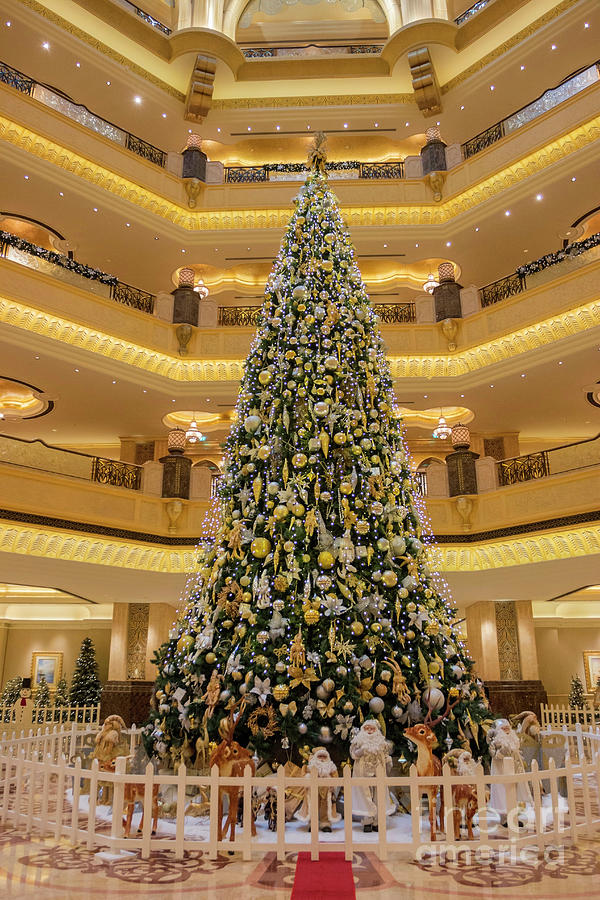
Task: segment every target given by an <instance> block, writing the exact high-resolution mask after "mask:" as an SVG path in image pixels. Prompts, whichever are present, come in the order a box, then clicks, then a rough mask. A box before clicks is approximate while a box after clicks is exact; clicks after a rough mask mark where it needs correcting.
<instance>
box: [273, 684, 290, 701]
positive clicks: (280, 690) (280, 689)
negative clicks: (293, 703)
mask: <svg viewBox="0 0 600 900" xmlns="http://www.w3.org/2000/svg"><path fill="white" fill-rule="evenodd" d="M289 692H290V689H289V687H288V686H287V684H276V685H275V687H274V688H273V697H274V698H275V700H285V698H286V697H287V695H288V694H289Z"/></svg>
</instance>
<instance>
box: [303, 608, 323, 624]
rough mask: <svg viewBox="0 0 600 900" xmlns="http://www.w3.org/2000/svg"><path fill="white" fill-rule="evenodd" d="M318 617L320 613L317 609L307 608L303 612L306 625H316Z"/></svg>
mask: <svg viewBox="0 0 600 900" xmlns="http://www.w3.org/2000/svg"><path fill="white" fill-rule="evenodd" d="M320 618H321V613H320V612H319V610H318V609H307V610H306V612H305V613H304V621H305V622H306V624H307V625H316V624H317V622H318V621H319V619H320Z"/></svg>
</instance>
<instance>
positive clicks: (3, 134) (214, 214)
mask: <svg viewBox="0 0 600 900" xmlns="http://www.w3.org/2000/svg"><path fill="white" fill-rule="evenodd" d="M0 139H2V140H4V141H6V142H7V143H9V144H12V146H14V147H17V148H18V149H20V150H23V151H24V152H26V153H29V154H31V155H33V156H35V157H37V158H38V159H41V160H43V161H44V162H47V163H50V164H51V165H53V166H56V167H57V168H59V169H62V170H64V171H67V172H69V173H70V174H71V175H75V176H76V177H78V178H81V179H83V180H84V181H86V182H88V183H91V184H93V185H95V186H96V187H98V188H101V189H102V190H105V191H107V192H108V193H111V194H114V195H116V196H119V197H122V198H123V199H124V200H126V201H127V202H128V203H131V204H132V205H133V206H136V207H138V208H139V209H142V210H144V211H145V212H149V213H152V214H153V215H155V216H158V217H159V218H161V219H163V220H165V221H168V222H171V223H172V224H174V225H176V226H178V227H179V228H182V229H184V230H186V231H189V232H194V231H198V232H206V231H214V230H220V231H231V230H237V229H258V228H277V229H281V228H284V227H285V226H286V225H287V223H288V222H289V217H290V210H289V207H287V206H286V207H284V208H280V209H226V210H225V209H207V210H197V211H196V210H193V211H190V210H189V209H187V208H185V207H183V206H180V205H179V204H177V203H174V202H173V201H171V200H168V199H166V198H165V197H163V196H161V195H160V194H157V193H155V192H154V191H151V190H150V189H148V188H146V187H144V186H142V185H139V184H136V183H135V182H133V181H131V180H130V179H128V178H124V177H123V176H121V175H118V174H116V173H115V172H111V171H110V170H109V169H107V168H105V167H104V166H101V165H99V164H98V163H96V162H93V161H92V160H90V159H87V158H86V157H84V156H82V155H80V154H78V153H75V152H74V151H73V150H70V149H67V148H66V147H62V146H61V145H60V144H58V143H56V142H55V141H52V140H50V139H49V138H47V137H45V136H43V135H40V134H36V133H35V132H34V131H32V130H30V129H29V128H26V127H25V126H24V125H21V124H19V123H17V122H13V121H11V120H10V119H8V118H5V117H3V116H0ZM598 139H600V116H596V117H595V118H593V119H590V120H589V121H587V122H585V123H583V124H581V125H579V126H577V127H576V128H574V129H573V130H572V131H569V132H568V133H567V134H563V135H561V136H560V137H557V138H555V139H554V140H553V141H551V142H550V143H548V144H546V146H544V147H540V148H538V149H537V150H535V151H533V152H532V153H529V154H527V155H526V156H524V157H523V158H522V159H520V160H518V161H517V162H514V163H512V164H511V165H508V166H506V167H505V168H504V169H502V170H500V171H499V172H496V173H494V174H493V175H490V176H489V177H488V178H484V179H483V180H482V181H480V182H479V183H478V184H474V185H472V186H471V187H470V188H467V189H466V190H465V191H462V192H461V193H459V194H456V195H454V196H453V197H449V198H447V199H446V200H444V201H443V202H441V203H422V204H417V203H414V202H411V203H406V204H402V205H395V206H394V205H389V206H379V207H377V206H375V207H372V206H343V207H342V209H343V213H344V216H345V218H346V220H347V222H348V225H349V227H351V228H356V227H359V226H370V225H375V226H379V225H388V226H389V225H391V226H395V225H411V226H415V225H416V226H418V225H445V224H446V223H448V222H450V221H451V220H452V219H454V218H455V217H457V216H459V215H462V214H464V213H467V212H469V211H470V210H472V209H475V208H476V207H478V206H479V205H480V204H481V203H484V202H485V201H487V200H490V199H492V198H493V197H495V196H497V195H499V194H501V193H502V192H503V191H504V190H507V189H509V188H512V187H514V186H515V185H517V184H519V183H520V182H522V181H524V180H525V179H527V178H529V177H531V176H533V175H536V174H538V173H539V172H541V171H543V170H544V169H547V168H549V167H550V166H553V165H555V164H556V163H557V162H559V161H560V160H561V159H566V158H567V157H569V156H571V155H572V154H573V153H575V152H576V151H578V150H581V149H582V148H584V147H586V146H589V145H590V144H592V143H593V142H594V141H596V140H598Z"/></svg>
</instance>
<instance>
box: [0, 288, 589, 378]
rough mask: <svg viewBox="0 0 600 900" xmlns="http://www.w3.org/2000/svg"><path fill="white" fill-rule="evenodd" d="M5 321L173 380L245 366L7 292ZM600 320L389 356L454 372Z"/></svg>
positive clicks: (581, 317) (555, 321)
mask: <svg viewBox="0 0 600 900" xmlns="http://www.w3.org/2000/svg"><path fill="white" fill-rule="evenodd" d="M0 323H3V324H5V325H11V326H12V327H14V328H18V329H21V330H22V331H25V332H28V333H33V334H38V335H41V336H43V337H47V338H50V339H51V340H54V341H57V342H58V343H60V344H65V345H68V346H71V347H77V348H79V349H81V350H85V351H86V352H88V353H96V354H98V355H99V356H102V357H105V358H108V359H113V360H115V361H117V362H120V363H124V364H125V365H129V366H133V367H135V368H136V369H141V370H143V371H144V372H149V373H151V374H153V375H158V376H160V377H162V378H167V379H169V380H170V381H176V382H184V383H190V382H226V381H234V382H236V381H239V380H240V379H241V377H242V373H243V368H244V360H243V359H209V360H207V359H202V360H200V359H189V358H183V359H182V358H181V357H175V356H170V355H169V354H167V353H162V352H161V351H159V350H153V349H151V348H149V347H143V346H141V345H140V344H135V343H133V342H130V341H128V340H125V339H124V338H120V337H117V336H116V335H111V334H107V333H106V332H102V331H99V330H97V329H94V328H89V327H88V326H85V325H82V324H80V323H77V322H72V321H69V320H67V319H64V318H61V317H60V316H55V315H53V314H51V313H49V312H46V311H42V310H39V309H35V308H34V307H31V306H28V305H26V304H24V303H21V302H20V301H18V300H14V299H12V298H9V297H6V296H2V295H0ZM599 325H600V299H598V300H594V301H592V302H591V303H587V304H585V305H584V306H579V307H577V308H575V309H571V310H568V311H566V312H563V313H558V314H557V315H554V316H552V317H550V318H548V319H545V320H544V321H541V322H535V323H533V324H531V325H527V326H525V327H523V328H520V329H517V330H515V331H512V332H510V333H508V334H503V335H500V336H498V337H497V338H495V339H494V340H491V341H487V342H486V343H483V344H479V345H478V346H475V347H470V348H468V349H466V350H462V351H460V352H458V353H454V354H446V355H444V354H434V355H429V356H426V355H419V356H417V355H414V356H413V355H403V356H389V357H388V361H389V364H390V370H391V374H392V377H393V378H452V377H457V376H461V375H468V374H470V373H473V372H477V371H478V370H481V369H485V368H486V367H487V366H491V365H494V364H496V363H498V362H502V361H505V360H508V359H512V358H515V357H518V356H520V355H521V354H523V353H527V352H530V351H532V350H539V349H541V348H543V347H545V346H548V345H550V344H552V343H554V342H556V341H560V340H563V339H565V338H568V337H573V336H575V335H577V334H581V333H582V332H584V331H587V330H588V329H590V328H594V327H597V326H599Z"/></svg>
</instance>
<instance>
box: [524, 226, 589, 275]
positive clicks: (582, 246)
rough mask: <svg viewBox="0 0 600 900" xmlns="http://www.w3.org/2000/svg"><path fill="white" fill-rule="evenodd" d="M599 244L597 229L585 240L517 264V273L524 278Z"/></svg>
mask: <svg viewBox="0 0 600 900" xmlns="http://www.w3.org/2000/svg"><path fill="white" fill-rule="evenodd" d="M599 244H600V231H597V232H596V233H595V234H591V235H590V236H589V237H587V238H586V239H585V240H583V241H575V242H574V243H573V244H569V245H568V246H566V247H563V248H562V249H561V250H557V251H556V253H546V255H545V256H540V258H539V259H534V260H532V261H531V262H529V263H526V264H525V265H524V266H517V275H520V276H521V278H526V277H527V276H528V275H535V273H536V272H542V271H543V270H544V269H548V268H550V266H555V265H557V263H561V262H564V261H565V259H573V258H574V257H576V256H579V255H580V254H581V253H585V252H586V251H587V250H591V249H592V248H593V247H597V246H598V245H599Z"/></svg>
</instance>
